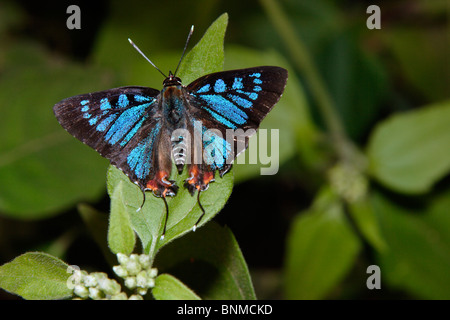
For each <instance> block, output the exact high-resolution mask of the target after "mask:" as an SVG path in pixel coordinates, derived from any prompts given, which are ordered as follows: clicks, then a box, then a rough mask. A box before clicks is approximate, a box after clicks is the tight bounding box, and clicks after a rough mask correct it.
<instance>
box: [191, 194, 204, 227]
mask: <svg viewBox="0 0 450 320" xmlns="http://www.w3.org/2000/svg"><path fill="white" fill-rule="evenodd" d="M200 192H201V191H200V190H198V193H197V203H198V206H199V207H200V209H201V210H202V214H201V215H200V218H198V220H197V222H196V223H195V224H194V227H192V231H194V232H195V230H197V225H198V224H199V223H200V221H201V220H202V218H203V216H204V215H205V209H203V206H202V204H201V203H200Z"/></svg>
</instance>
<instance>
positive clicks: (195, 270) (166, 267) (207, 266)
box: [155, 222, 256, 300]
mask: <svg viewBox="0 0 450 320" xmlns="http://www.w3.org/2000/svg"><path fill="white" fill-rule="evenodd" d="M155 266H156V267H157V268H158V270H163V271H164V272H170V274H174V275H176V276H177V278H178V279H181V280H182V281H183V282H184V283H185V284H186V285H188V286H189V287H190V288H192V289H194V290H195V292H196V293H197V294H198V295H199V296H200V297H202V298H203V299H231V300H237V299H239V300H240V299H243V300H253V299H256V298H255V292H254V289H253V285H252V282H251V279H250V274H249V271H248V268H247V265H246V263H245V260H244V257H243V256H242V252H241V250H240V249H239V245H238V243H237V242H236V239H235V238H234V236H233V234H232V232H231V231H230V230H229V229H228V228H227V227H221V226H219V225H218V224H216V223H214V222H210V223H208V224H207V225H206V227H205V228H202V229H200V230H198V231H196V232H193V233H190V234H188V235H186V236H185V237H183V238H182V239H179V240H178V241H175V242H173V243H171V244H169V245H168V246H167V247H165V248H164V249H163V250H161V251H160V252H159V253H158V255H157V256H156V260H155Z"/></svg>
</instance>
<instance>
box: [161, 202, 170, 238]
mask: <svg viewBox="0 0 450 320" xmlns="http://www.w3.org/2000/svg"><path fill="white" fill-rule="evenodd" d="M162 199H163V200H164V205H165V206H166V220H165V221H164V229H163V233H162V235H161V238H160V239H161V240H164V237H165V236H166V227H167V219H168V218H169V206H168V205H167V201H166V197H164V196H163V197H162Z"/></svg>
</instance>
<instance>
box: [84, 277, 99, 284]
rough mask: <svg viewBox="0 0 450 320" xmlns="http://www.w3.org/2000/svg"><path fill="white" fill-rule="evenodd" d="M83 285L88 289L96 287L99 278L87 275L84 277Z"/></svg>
mask: <svg viewBox="0 0 450 320" xmlns="http://www.w3.org/2000/svg"><path fill="white" fill-rule="evenodd" d="M83 283H84V285H85V286H86V287H95V286H97V278H96V277H95V276H93V275H87V276H86V277H84V279H83Z"/></svg>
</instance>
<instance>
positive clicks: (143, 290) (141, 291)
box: [136, 288, 147, 296]
mask: <svg viewBox="0 0 450 320" xmlns="http://www.w3.org/2000/svg"><path fill="white" fill-rule="evenodd" d="M136 292H137V293H138V294H140V295H141V296H145V295H146V294H147V288H137V289H136Z"/></svg>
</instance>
